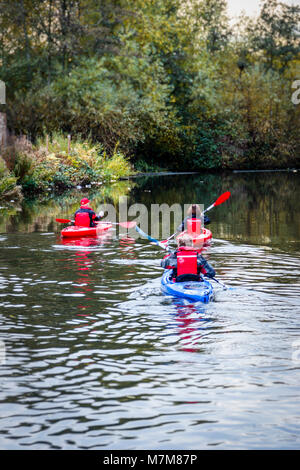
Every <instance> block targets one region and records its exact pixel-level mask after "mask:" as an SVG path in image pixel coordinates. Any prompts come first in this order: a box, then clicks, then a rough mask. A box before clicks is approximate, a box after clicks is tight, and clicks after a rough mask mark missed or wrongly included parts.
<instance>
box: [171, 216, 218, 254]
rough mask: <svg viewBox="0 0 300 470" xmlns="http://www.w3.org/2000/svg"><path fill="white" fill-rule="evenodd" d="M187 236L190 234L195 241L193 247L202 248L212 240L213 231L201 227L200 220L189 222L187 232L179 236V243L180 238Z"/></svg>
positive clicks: (189, 220) (177, 238)
mask: <svg viewBox="0 0 300 470" xmlns="http://www.w3.org/2000/svg"><path fill="white" fill-rule="evenodd" d="M186 234H188V235H189V236H190V237H191V238H192V239H193V245H194V247H195V248H201V247H202V246H203V245H205V244H206V243H207V242H208V241H209V240H210V239H211V238H212V233H211V231H210V230H208V229H207V228H204V227H201V220H200V219H188V220H187V230H184V231H183V232H181V233H180V234H179V235H177V237H176V240H177V243H178V241H179V240H180V238H182V237H183V236H184V235H186Z"/></svg>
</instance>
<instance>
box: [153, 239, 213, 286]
mask: <svg viewBox="0 0 300 470" xmlns="http://www.w3.org/2000/svg"><path fill="white" fill-rule="evenodd" d="M161 266H162V267H163V268H164V269H173V277H174V279H175V280H176V282H186V281H192V280H198V281H199V280H201V277H200V274H203V275H204V276H207V277H210V278H213V277H215V275H216V273H215V270H214V268H213V267H212V266H211V265H210V264H209V263H208V261H207V260H206V259H205V258H204V257H203V256H202V255H201V254H200V253H199V252H198V251H196V250H193V239H192V237H191V236H190V235H188V234H184V235H183V236H182V237H181V238H180V239H179V241H178V248H177V250H175V251H174V252H173V253H171V254H169V255H166V256H165V257H164V258H163V259H162V260H161Z"/></svg>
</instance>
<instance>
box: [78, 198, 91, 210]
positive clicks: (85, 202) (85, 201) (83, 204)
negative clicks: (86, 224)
mask: <svg viewBox="0 0 300 470" xmlns="http://www.w3.org/2000/svg"><path fill="white" fill-rule="evenodd" d="M89 203H90V201H89V200H88V198H87V197H84V198H83V199H81V201H80V207H83V208H85V207H88V205H89Z"/></svg>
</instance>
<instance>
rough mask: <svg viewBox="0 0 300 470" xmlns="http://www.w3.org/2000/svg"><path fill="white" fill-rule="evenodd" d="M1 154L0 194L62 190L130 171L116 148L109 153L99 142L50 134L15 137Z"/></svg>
mask: <svg viewBox="0 0 300 470" xmlns="http://www.w3.org/2000/svg"><path fill="white" fill-rule="evenodd" d="M2 155H3V157H0V197H2V198H6V199H8V198H10V199H14V198H17V199H20V198H22V197H23V195H24V194H25V195H28V194H40V193H47V192H50V191H56V192H58V191H64V190H66V189H71V188H75V187H82V186H88V187H89V186H92V185H101V184H104V183H108V182H111V181H115V180H118V179H120V178H122V177H126V176H129V175H130V174H133V173H134V171H133V168H132V166H131V165H130V163H129V162H128V160H127V158H126V157H125V156H124V155H123V153H122V152H120V151H119V150H118V148H117V146H116V147H115V149H114V150H113V152H112V154H111V155H108V154H107V152H106V151H105V150H104V148H103V146H101V145H93V144H91V143H90V142H89V141H81V140H79V139H75V140H73V141H70V139H69V138H68V137H66V136H63V135H62V134H53V135H52V138H51V139H48V138H47V137H46V138H39V139H38V140H37V142H36V144H35V145H33V144H32V143H31V142H29V141H28V140H27V139H26V138H24V137H23V138H19V139H15V140H14V142H13V143H12V144H11V145H10V146H8V147H7V148H6V150H5V152H3V154H2Z"/></svg>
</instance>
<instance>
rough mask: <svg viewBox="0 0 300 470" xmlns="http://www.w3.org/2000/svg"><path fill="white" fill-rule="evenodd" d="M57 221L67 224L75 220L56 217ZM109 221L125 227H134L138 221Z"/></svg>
mask: <svg viewBox="0 0 300 470" xmlns="http://www.w3.org/2000/svg"><path fill="white" fill-rule="evenodd" d="M55 220H56V222H59V223H61V224H67V223H68V222H74V220H71V219H55ZM95 223H96V224H97V223H105V221H103V222H102V221H101V220H99V221H98V220H96V221H95ZM107 223H109V224H112V225H120V227H123V228H133V227H135V226H136V222H134V221H131V222H108V221H107Z"/></svg>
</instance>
